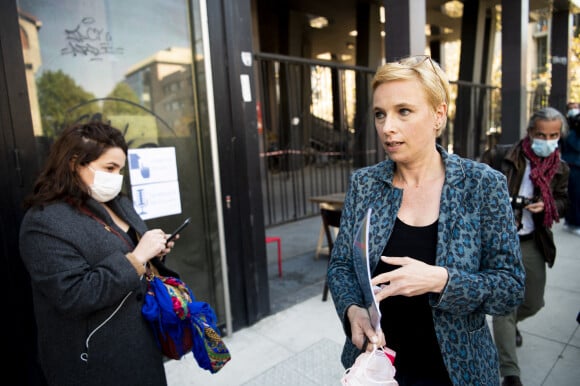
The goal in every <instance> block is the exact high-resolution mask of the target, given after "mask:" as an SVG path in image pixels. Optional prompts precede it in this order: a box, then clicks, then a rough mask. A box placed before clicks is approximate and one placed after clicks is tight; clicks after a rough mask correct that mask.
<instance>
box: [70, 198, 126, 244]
mask: <svg viewBox="0 0 580 386" xmlns="http://www.w3.org/2000/svg"><path fill="white" fill-rule="evenodd" d="M79 209H80V211H81V212H82V213H84V214H86V215H87V216H89V217H91V218H92V219H94V220H95V221H96V222H98V223H99V224H101V225H102V226H103V227H104V228H105V230H107V231H108V232H111V233H112V234H114V235H115V236H117V237H118V238H120V239H121V240H123V241H124V242H125V244H127V246H128V247H129V249H133V246H132V245H131V244H129V242H128V241H127V239H126V238H124V237H123V236H122V235H121V234H120V233H119V232H117V230H115V229H114V228H113V227H111V226H110V225H109V224H107V223H106V222H104V221H103V220H102V219H100V218H98V217H97V216H96V215H95V214H94V213H93V212H91V210H90V209H89V208H87V207H86V206H81V207H80V208H79Z"/></svg>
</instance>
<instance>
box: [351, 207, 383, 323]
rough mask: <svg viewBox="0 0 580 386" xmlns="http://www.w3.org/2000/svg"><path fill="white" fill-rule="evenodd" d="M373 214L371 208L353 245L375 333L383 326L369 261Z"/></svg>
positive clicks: (355, 261)
mask: <svg viewBox="0 0 580 386" xmlns="http://www.w3.org/2000/svg"><path fill="white" fill-rule="evenodd" d="M371 213H372V209H371V208H369V209H368V211H367V214H366V216H365V217H364V219H363V221H362V223H361V224H360V226H359V228H358V230H357V233H356V237H355V239H354V243H353V247H354V248H353V251H354V256H353V260H354V267H355V271H356V274H357V277H358V280H359V282H360V286H361V288H362V292H363V297H364V302H365V307H367V308H368V310H369V315H370V317H371V324H372V325H373V327H374V329H375V331H378V330H379V329H380V325H381V311H380V309H379V303H378V302H377V299H376V298H375V294H374V292H373V288H372V287H373V285H372V284H371V267H370V260H369V228H370V224H371Z"/></svg>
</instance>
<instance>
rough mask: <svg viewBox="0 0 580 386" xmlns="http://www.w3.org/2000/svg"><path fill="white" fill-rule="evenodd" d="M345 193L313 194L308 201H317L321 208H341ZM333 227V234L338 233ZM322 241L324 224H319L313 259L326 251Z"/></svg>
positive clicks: (326, 248)
mask: <svg viewBox="0 0 580 386" xmlns="http://www.w3.org/2000/svg"><path fill="white" fill-rule="evenodd" d="M345 195H346V193H344V192H340V193H331V194H324V195H321V196H313V197H309V198H308V200H309V201H310V202H314V203H317V204H318V205H319V207H320V208H321V209H330V210H342V206H343V205H344V197H345ZM333 229H334V236H335V237H336V234H337V233H338V228H333ZM323 242H324V225H323V224H321V225H320V232H319V233H318V242H317V243H316V253H315V255H314V258H315V259H318V257H319V256H320V254H321V253H322V252H325V253H328V246H326V247H323V246H322V244H323Z"/></svg>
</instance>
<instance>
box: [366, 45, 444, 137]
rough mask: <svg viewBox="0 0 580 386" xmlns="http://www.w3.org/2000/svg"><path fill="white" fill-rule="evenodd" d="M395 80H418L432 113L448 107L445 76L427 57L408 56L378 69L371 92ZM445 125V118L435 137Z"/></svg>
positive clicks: (437, 65)
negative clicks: (444, 106) (442, 106)
mask: <svg viewBox="0 0 580 386" xmlns="http://www.w3.org/2000/svg"><path fill="white" fill-rule="evenodd" d="M396 80H418V81H419V84H420V85H421V87H422V88H423V90H424V91H425V95H427V101H428V102H429V104H430V105H431V108H432V109H433V111H435V110H437V108H438V107H439V105H441V104H442V103H445V105H447V106H449V94H450V90H449V79H448V78H447V74H445V72H444V71H443V70H442V69H441V67H439V64H437V62H435V61H434V60H433V59H431V57H429V56H428V55H417V56H409V57H406V58H403V59H401V60H399V61H398V62H390V63H387V64H384V65H382V66H381V67H379V69H378V70H377V72H376V73H375V76H374V78H373V81H372V88H373V92H374V91H376V89H377V87H379V86H380V85H381V84H383V83H387V82H392V81H396ZM446 124H447V116H445V118H444V119H443V120H442V122H441V125H440V126H439V128H438V131H437V136H439V135H441V133H442V132H443V129H444V128H445V125H446Z"/></svg>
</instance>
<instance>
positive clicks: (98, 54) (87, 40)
mask: <svg viewBox="0 0 580 386" xmlns="http://www.w3.org/2000/svg"><path fill="white" fill-rule="evenodd" d="M64 35H65V41H66V47H64V48H63V49H61V50H60V53H61V55H72V56H84V57H90V60H101V59H102V57H103V56H104V55H122V54H123V48H121V47H115V46H113V39H112V37H111V34H110V33H109V32H108V31H105V29H104V28H100V27H98V26H97V25H96V24H95V19H94V18H92V17H84V18H83V19H82V20H81V21H80V23H78V24H77V25H76V27H75V28H73V29H65V30H64Z"/></svg>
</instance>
